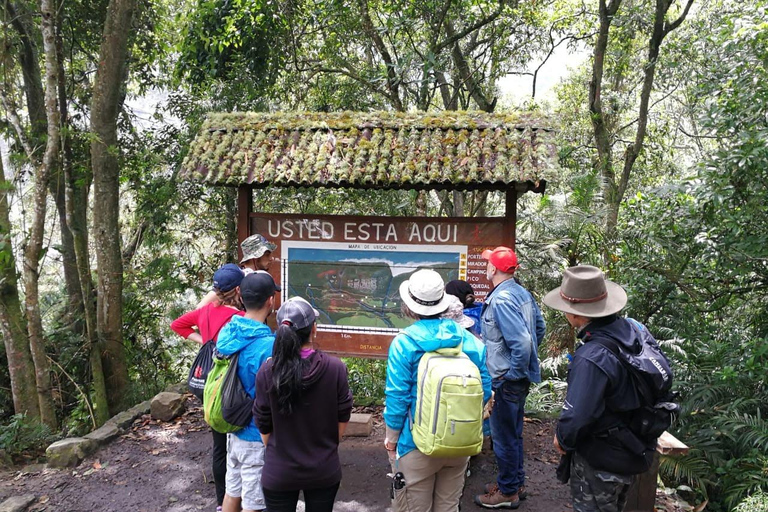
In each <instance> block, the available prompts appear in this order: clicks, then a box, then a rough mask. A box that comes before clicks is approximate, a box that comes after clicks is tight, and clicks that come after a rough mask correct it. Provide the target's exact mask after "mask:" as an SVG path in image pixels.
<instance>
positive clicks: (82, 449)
mask: <svg viewBox="0 0 768 512" xmlns="http://www.w3.org/2000/svg"><path fill="white" fill-rule="evenodd" d="M96 446H97V445H96V442H95V441H93V440H91V439H86V438H84V437H70V438H67V439H62V440H61V441H56V442H55V443H53V444H52V445H50V446H49V447H48V449H47V450H45V457H46V458H47V459H48V465H49V466H50V467H52V468H65V467H70V466H77V465H78V464H79V463H80V461H81V460H83V459H84V458H85V457H86V456H88V455H89V454H91V453H92V452H93V451H94V450H95V449H96Z"/></svg>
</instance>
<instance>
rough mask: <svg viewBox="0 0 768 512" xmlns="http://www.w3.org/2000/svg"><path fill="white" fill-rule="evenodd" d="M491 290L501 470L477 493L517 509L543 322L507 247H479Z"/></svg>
mask: <svg viewBox="0 0 768 512" xmlns="http://www.w3.org/2000/svg"><path fill="white" fill-rule="evenodd" d="M483 259H485V260H486V261H487V262H488V264H487V267H486V277H487V278H488V280H489V281H490V282H491V283H492V284H493V290H492V291H491V293H490V294H488V296H487V297H486V298H485V304H484V305H483V312H482V315H481V321H482V324H483V327H482V331H483V343H485V348H486V350H487V357H488V360H487V364H488V372H489V373H490V374H491V379H492V381H493V390H494V405H493V410H492V412H491V437H492V439H493V452H494V454H495V455H496V463H497V465H498V467H499V473H498V476H497V478H496V481H495V482H490V483H488V484H486V485H485V489H484V490H485V494H478V495H476V496H475V503H476V504H477V505H479V506H481V507H484V508H517V507H519V506H520V500H524V499H525V498H526V497H527V494H528V493H527V491H526V489H525V469H524V465H523V417H524V412H525V400H526V398H527V397H528V390H529V389H530V386H531V383H537V382H541V370H540V367H539V355H538V350H539V345H540V344H541V342H542V340H543V339H544V333H545V325H544V318H543V317H542V316H541V310H540V309H539V306H538V304H536V300H535V299H534V298H533V295H531V292H529V291H528V290H526V289H525V288H523V287H522V286H520V284H518V283H517V282H516V281H515V276H514V274H515V272H516V271H517V266H518V265H517V255H516V254H515V251H513V250H512V249H510V248H509V247H503V246H501V247H497V248H495V249H494V250H492V251H491V250H487V251H484V252H483Z"/></svg>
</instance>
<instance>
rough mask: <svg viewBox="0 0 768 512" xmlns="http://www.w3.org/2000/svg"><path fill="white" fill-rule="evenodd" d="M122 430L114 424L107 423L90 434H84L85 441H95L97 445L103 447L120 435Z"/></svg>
mask: <svg viewBox="0 0 768 512" xmlns="http://www.w3.org/2000/svg"><path fill="white" fill-rule="evenodd" d="M122 432H123V431H122V429H121V428H120V427H118V426H117V425H116V424H115V423H112V422H109V421H108V422H107V423H105V424H104V425H102V426H101V427H99V428H97V429H96V430H94V431H93V432H91V433H90V434H86V436H85V438H86V439H91V440H92V441H96V443H98V444H99V445H103V444H106V443H108V442H109V441H111V440H113V439H114V438H116V437H117V436H119V435H120V434H122Z"/></svg>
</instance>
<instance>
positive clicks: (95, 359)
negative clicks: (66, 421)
mask: <svg viewBox="0 0 768 512" xmlns="http://www.w3.org/2000/svg"><path fill="white" fill-rule="evenodd" d="M60 28H61V26H60V24H59V26H58V29H59V30H57V32H56V61H57V78H58V93H59V111H60V114H61V125H62V126H63V127H65V128H67V127H68V126H69V109H68V103H67V96H66V83H65V75H64V51H63V48H64V46H63V41H62V38H61V33H60ZM67 133H68V130H64V132H63V133H62V137H61V147H62V152H61V154H62V163H61V171H62V174H63V179H62V180H61V186H62V193H63V195H64V200H63V201H62V204H63V205H64V218H63V219H62V226H66V228H67V229H66V230H67V232H68V233H69V234H70V236H71V238H72V253H73V254H72V257H73V263H74V274H75V278H76V283H75V286H76V289H75V290H73V292H74V293H72V294H70V302H72V301H73V300H76V298H79V301H80V302H79V305H78V306H77V309H76V311H78V312H79V316H80V317H82V319H83V321H84V324H85V325H84V329H82V330H81V332H82V333H83V334H84V335H85V338H86V349H87V350H88V353H89V361H90V370H91V393H92V396H90V397H87V398H86V399H89V400H91V402H92V403H91V406H92V409H93V413H94V420H95V422H96V425H97V426H101V425H103V424H104V422H106V421H107V420H108V419H109V406H108V404H107V390H106V384H105V379H104V369H103V366H102V362H101V346H100V345H99V342H98V341H99V338H98V333H97V331H96V303H95V301H94V296H93V281H92V280H91V264H90V261H91V259H90V254H89V250H88V188H89V187H90V176H77V177H75V176H74V175H73V174H74V170H73V168H72V146H71V141H70V138H69V136H68V135H67ZM56 205H57V207H58V206H59V202H58V201H57V204H56ZM59 214H60V215H61V213H59ZM63 236H64V230H63V229H62V237H63ZM65 274H66V271H65Z"/></svg>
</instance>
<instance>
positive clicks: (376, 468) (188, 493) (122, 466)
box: [0, 399, 570, 512]
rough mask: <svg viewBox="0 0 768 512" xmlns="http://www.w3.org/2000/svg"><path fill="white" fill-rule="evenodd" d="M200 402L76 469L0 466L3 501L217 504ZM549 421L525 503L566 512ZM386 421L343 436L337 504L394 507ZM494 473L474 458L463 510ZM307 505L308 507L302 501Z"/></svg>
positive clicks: (125, 506) (538, 437)
mask: <svg viewBox="0 0 768 512" xmlns="http://www.w3.org/2000/svg"><path fill="white" fill-rule="evenodd" d="M194 403H195V402H193V401H192V400H191V399H190V401H189V402H188V406H190V407H191V408H190V410H189V411H188V412H187V413H186V414H185V415H184V416H183V417H181V418H178V419H177V420H176V421H174V422H171V423H159V422H155V421H152V420H150V419H149V417H148V416H145V417H144V418H142V419H141V420H137V421H136V422H135V423H134V426H133V430H132V432H130V433H128V434H126V435H124V436H122V437H121V438H119V439H117V440H116V441H114V442H113V443H111V444H110V445H109V446H107V447H106V448H104V449H102V450H101V451H99V452H98V453H96V454H94V455H93V456H91V457H88V458H87V459H86V460H85V461H83V463H82V464H80V466H78V467H77V468H75V469H74V470H52V469H42V468H39V467H38V468H34V467H31V468H29V471H28V472H26V473H23V472H15V473H13V472H7V471H6V472H3V473H0V479H1V481H2V483H1V484H0V502H2V501H3V500H4V499H5V498H7V497H10V496H15V495H23V494H34V495H35V496H37V498H38V501H37V503H36V504H34V505H33V506H32V507H31V508H30V509H29V510H31V511H51V512H52V511H56V512H91V511H115V512H117V511H120V512H123V511H130V512H182V511H196V510H206V511H210V512H213V511H214V510H215V502H214V498H213V496H214V489H213V483H212V481H211V471H210V447H211V435H210V433H209V432H208V427H207V426H206V425H205V423H204V422H203V420H202V417H201V411H200V409H199V408H196V407H193V405H194ZM551 429H552V425H551V422H538V421H532V422H526V425H525V443H526V445H525V450H526V457H527V458H526V472H527V474H528V479H529V480H528V482H527V484H526V485H527V487H528V489H529V498H528V499H527V500H526V501H524V502H523V503H522V505H521V507H520V509H519V510H521V511H526V512H568V511H569V510H570V503H569V493H568V489H567V487H566V486H564V485H561V484H559V483H558V482H557V481H556V480H555V478H554V472H555V467H556V463H557V457H556V455H555V452H554V449H553V448H552V446H551V445H552V442H551V440H552V431H551ZM383 430H384V429H383V425H382V424H381V421H380V420H378V421H377V422H376V424H375V427H374V434H373V435H372V436H371V437H369V438H345V439H344V441H343V442H342V444H341V448H340V454H341V462H342V465H343V472H344V479H343V481H342V484H341V489H340V490H339V494H338V497H337V501H336V507H335V508H334V510H335V511H337V512H353V511H354V512H374V511H376V512H378V511H382V512H383V511H386V510H387V509H388V508H389V492H388V479H387V477H386V473H387V466H388V464H387V457H386V452H385V451H384V450H383V448H382V443H383V439H384V433H383ZM494 478H495V466H494V462H493V456H492V455H490V454H481V455H479V456H478V457H476V458H475V459H473V462H472V466H471V476H470V477H469V478H468V480H467V484H466V487H465V493H464V497H463V499H462V510H464V511H471V510H481V509H480V508H479V507H477V506H475V505H474V504H473V503H472V495H473V494H476V493H479V492H480V489H482V486H483V485H484V484H485V483H486V482H490V481H492V480H493V479H494ZM301 510H303V509H301Z"/></svg>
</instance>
